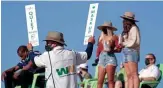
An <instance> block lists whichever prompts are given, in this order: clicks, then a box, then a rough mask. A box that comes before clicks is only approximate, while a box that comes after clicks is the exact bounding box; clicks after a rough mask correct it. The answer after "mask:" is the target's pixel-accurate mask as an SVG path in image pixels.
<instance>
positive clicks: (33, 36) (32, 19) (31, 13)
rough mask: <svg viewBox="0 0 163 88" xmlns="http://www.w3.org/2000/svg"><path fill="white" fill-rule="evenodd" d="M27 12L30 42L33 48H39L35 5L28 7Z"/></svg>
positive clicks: (26, 7)
mask: <svg viewBox="0 0 163 88" xmlns="http://www.w3.org/2000/svg"><path fill="white" fill-rule="evenodd" d="M25 11H26V20H27V30H28V41H29V43H31V44H32V45H33V46H38V45H39V38H38V30H37V20H36V10H35V4H32V5H26V6H25Z"/></svg>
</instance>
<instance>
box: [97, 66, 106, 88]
mask: <svg viewBox="0 0 163 88" xmlns="http://www.w3.org/2000/svg"><path fill="white" fill-rule="evenodd" d="M105 74H106V71H105V68H104V67H103V66H100V65H99V66H98V85H97V88H103V83H104V78H105Z"/></svg>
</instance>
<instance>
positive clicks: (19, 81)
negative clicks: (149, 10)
mask: <svg viewBox="0 0 163 88" xmlns="http://www.w3.org/2000/svg"><path fill="white" fill-rule="evenodd" d="M17 54H18V56H19V57H20V59H21V61H20V62H19V63H18V64H17V65H16V66H14V67H12V68H10V69H8V70H6V71H4V72H3V73H2V76H1V78H2V81H3V80H4V82H5V88H13V86H16V85H21V86H22V87H23V88H28V85H29V84H31V83H32V80H33V73H34V72H35V71H36V69H37V68H35V67H32V68H30V69H29V70H27V71H23V70H22V68H23V67H24V66H26V65H27V64H28V62H29V61H30V60H31V59H32V58H34V56H37V55H40V53H39V52H38V51H29V50H28V49H27V46H25V45H21V46H19V48H18V49H17ZM24 79H26V80H24ZM12 84H14V85H12Z"/></svg>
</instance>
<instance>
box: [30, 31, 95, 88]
mask: <svg viewBox="0 0 163 88" xmlns="http://www.w3.org/2000/svg"><path fill="white" fill-rule="evenodd" d="M44 41H46V45H45V49H46V51H45V52H44V53H43V54H42V55H40V56H36V57H35V58H34V59H33V60H32V61H31V62H30V63H32V64H33V65H36V66H37V67H46V71H45V78H46V79H47V84H46V88H77V74H76V69H75V68H76V66H77V65H80V64H82V63H85V62H86V61H87V60H88V59H89V58H90V57H91V54H92V51H93V45H94V43H95V39H94V37H90V38H89V39H88V45H87V49H86V50H85V52H75V51H72V50H66V49H64V45H66V44H65V41H64V37H63V34H62V33H60V32H55V31H53V32H49V33H48V35H47V37H46V39H45V40H44ZM28 49H32V45H31V44H29V45H28Z"/></svg>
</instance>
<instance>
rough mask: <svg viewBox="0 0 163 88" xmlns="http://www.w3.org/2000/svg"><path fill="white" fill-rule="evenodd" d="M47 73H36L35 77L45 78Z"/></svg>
mask: <svg viewBox="0 0 163 88" xmlns="http://www.w3.org/2000/svg"><path fill="white" fill-rule="evenodd" d="M44 75H45V73H35V74H34V76H44Z"/></svg>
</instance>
